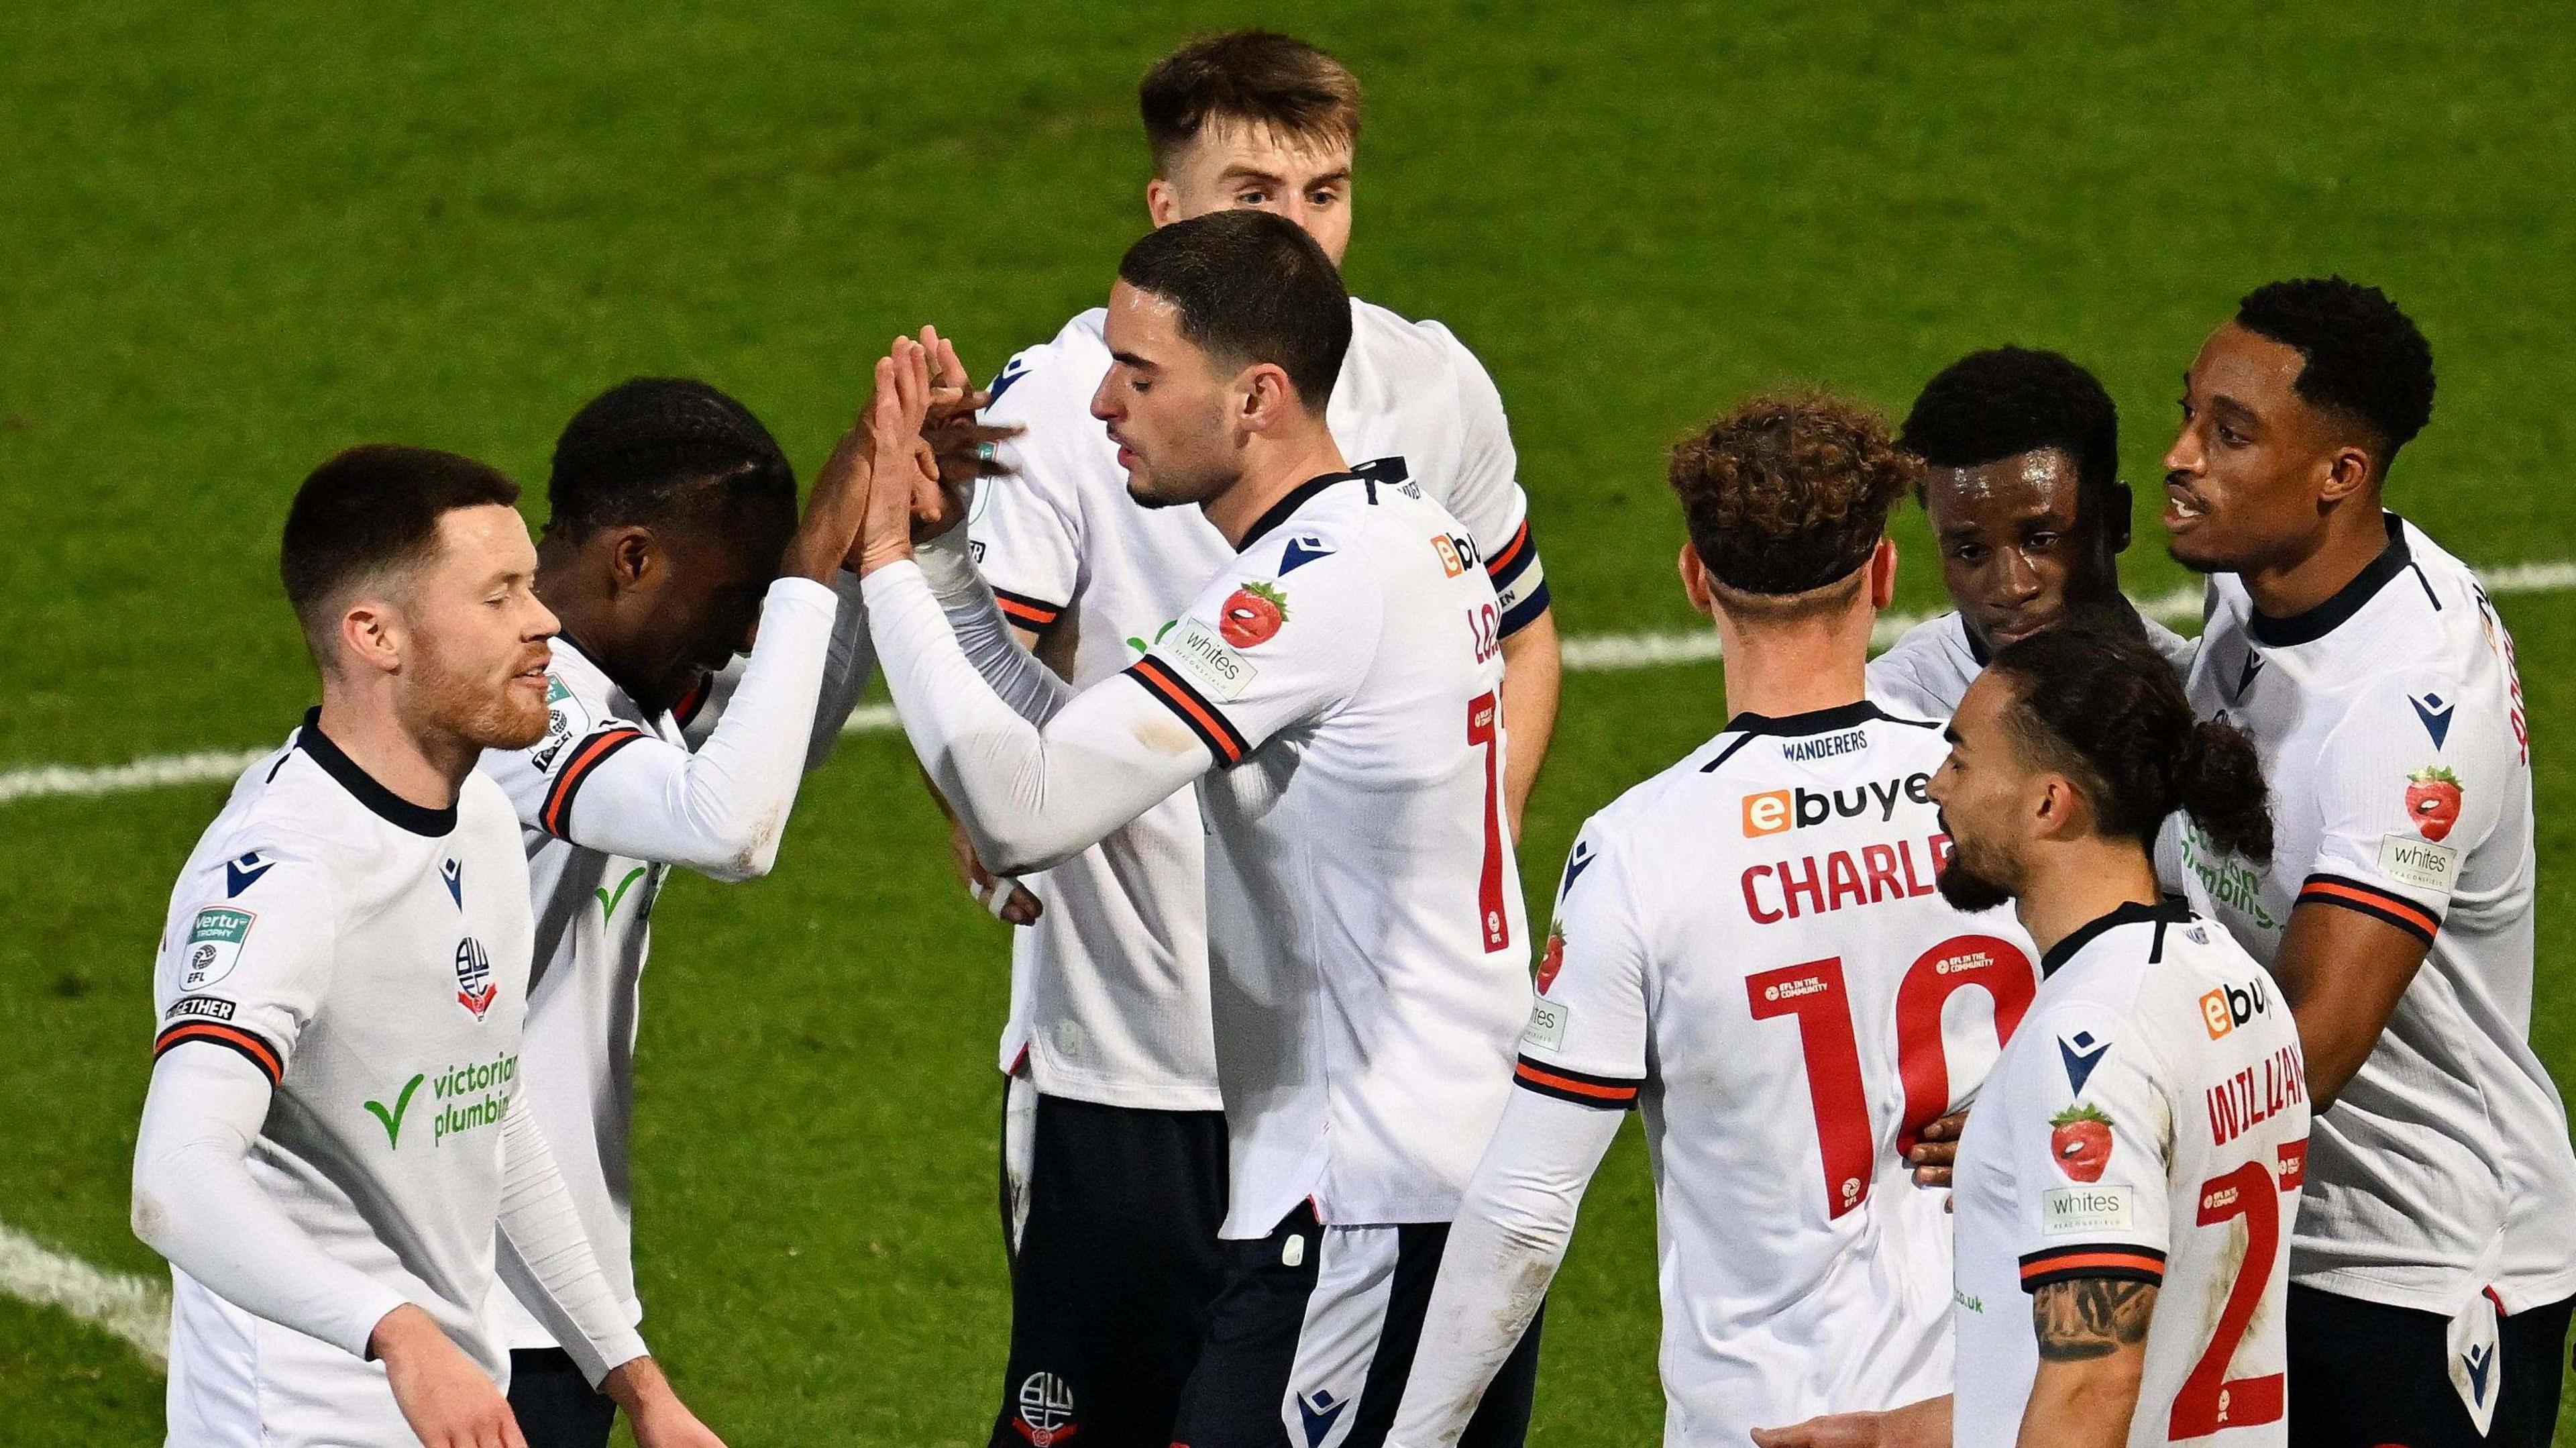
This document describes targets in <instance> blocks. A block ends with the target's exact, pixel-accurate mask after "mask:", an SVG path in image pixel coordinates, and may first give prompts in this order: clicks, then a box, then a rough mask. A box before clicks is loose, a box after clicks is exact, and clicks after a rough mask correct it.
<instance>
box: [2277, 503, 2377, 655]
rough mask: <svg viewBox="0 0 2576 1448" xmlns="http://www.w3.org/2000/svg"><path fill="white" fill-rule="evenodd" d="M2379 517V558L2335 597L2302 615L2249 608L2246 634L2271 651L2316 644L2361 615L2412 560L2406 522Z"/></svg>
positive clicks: (2338, 590) (2337, 591) (2337, 592)
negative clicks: (2383, 526) (2382, 526)
mask: <svg viewBox="0 0 2576 1448" xmlns="http://www.w3.org/2000/svg"><path fill="white" fill-rule="evenodd" d="M2380 516H2381V517H2383V518H2385V519H2386V520H2387V522H2388V546H2387V547H2385V548H2382V549H2380V550H2379V556H2378V557H2376V558H2373V559H2372V560H2370V563H2369V564H2368V566H2366V567H2364V568H2363V569H2362V570H2361V571H2360V572H2359V573H2356V574H2354V575H2353V576H2352V582H2350V583H2347V584H2345V585H2344V586H2343V587H2341V588H2339V589H2336V590H2335V595H2334V597H2332V598H2329V599H2327V600H2326V601H2325V602H2323V603H2321V604H2318V605H2317V606H2316V607H2314V608H2312V609H2309V610H2308V611H2307V612H2305V613H2294V614H2291V615H2290V616H2289V617H2287V618H2274V617H2272V616H2271V615H2270V614H2268V613H2265V612H2263V611H2262V610H2261V609H2259V608H2255V609H2248V610H2247V616H2246V620H2245V631H2246V632H2247V633H2249V634H2252V635H2253V636H2254V642H2256V643H2258V644H2265V645H2269V646H2271V647H2273V648H2279V647H2281V646H2283V645H2285V644H2312V643H2315V642H2316V641H2317V640H2319V639H2321V638H2324V637H2325V636H2326V635H2327V634H2330V633H2333V632H2334V631H2335V630H2336V629H2337V628H2338V627H2340V626H2341V625H2342V624H2343V621H2344V620H2346V619H2348V618H2350V617H2352V616H2353V615H2354V614H2356V613H2359V612H2361V606H2362V605H2363V604H2365V603H2368V602H2370V601H2371V600H2372V599H2374V598H2376V597H2378V596H2379V590H2380V589H2382V588H2384V587H2386V586H2387V585H2388V580H2390V579H2392V578H2395V577H2396V576H2397V575H2398V574H2400V573H2403V572H2405V571H2406V565H2407V564H2409V563H2411V562H2413V561H2414V559H2413V558H2412V557H2411V556H2409V555H2408V553H2407V551H2406V527H2405V522H2406V520H2405V519H2403V518H2400V517H2398V516H2397V515H2396V514H2395V513H2383V514H2381V515H2380Z"/></svg>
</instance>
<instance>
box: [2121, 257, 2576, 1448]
mask: <svg viewBox="0 0 2576 1448" xmlns="http://www.w3.org/2000/svg"><path fill="white" fill-rule="evenodd" d="M2432 409H2433V355H2432V349H2431V348H2430V346H2428V345H2427V344H2426V342H2425V340H2424V337H2423V334H2422V333H2421V332H2420V331H2418V330H2417V328H2416V326H2415V324H2414V322H2413V321H2411V320H2409V319H2408V318H2407V316H2406V314H2405V313H2403V312H2401V311H2399V310H2398V308H2397V307H2396V305H2395V304H2394V303H2392V302H2390V301H2389V299H2388V298H2387V297H2386V296H2385V295H2384V294H2382V293H2381V292H2380V291H2379V290H2378V289H2377V288H2374V287H2365V286H2360V285H2357V284H2355V283H2353V282H2349V281H2345V280H2343V279H2341V278H2327V279H2324V280H2308V281H2289V282H2276V283H2273V284H2272V285H2269V286H2265V287H2261V288H2258V289H2256V290H2255V291H2254V292H2252V293H2250V294H2249V295H2247V296H2246V297H2245V298H2244V300H2243V301H2242V302H2241V303H2240V304H2239V305H2238V307H2237V310H2236V315H2235V316H2234V317H2233V318H2231V319H2230V320H2228V321H2226V322H2224V323H2222V324H2221V325H2220V326H2219V328H2218V329H2217V330H2216V331H2215V332H2213V333H2211V334H2210V337H2209V340H2208V341H2207V342H2206V343H2204V344H2203V345H2202V347H2201V349H2200V355H2199V356H2197V357H2195V358H2194V359H2193V360H2192V364H2191V370H2190V371H2189V372H2188V373H2186V374H2185V375H2184V379H2183V423H2182V430H2181V432H2180V434H2179V435H2178V436H2177V437H2176V438H2175V439H2174V444H2173V448H2172V450H2171V451H2170V452H2169V453H2168V454H2167V455H2166V457H2165V466H2166V468H2167V469H2168V472H2167V475H2166V480H2165V492H2166V503H2165V514H2164V523H2165V531H2166V533H2167V535H2168V537H2169V539H2170V542H2171V547H2172V550H2173V555H2174V557H2175V558H2176V559H2177V560H2179V561H2180V562H2182V563H2184V564H2185V565H2187V566H2189V567H2191V568H2194V569H2197V570H2199V571H2201V572H2205V573H2208V574H2210V575H2211V577H2210V580H2209V602H2208V605H2207V609H2206V612H2207V614H2208V618H2209V623H2208V626H2207V628H2206V629H2205V630H2204V632H2203V633H2202V635H2201V646H2200V654H2199V658H2198V660H2197V662H2196V663H2195V664H2194V665H2193V668H2192V673H2191V684H2190V689H2191V701H2192V705H2193V707H2194V708H2196V709H2198V710H2199V711H2200V713H2201V714H2202V716H2203V717H2206V718H2213V719H2215V718H2225V719H2230V720H2233V721H2235V722H2236V723H2237V724H2238V725H2240V726H2242V727H2243V728H2244V729H2245V730H2246V732H2248V733H2249V734H2251V735H2252V736H2253V737H2254V744H2255V747H2256V749H2257V750H2259V751H2260V753H2261V756H2262V760H2263V771H2264V775H2265V777H2266V778H2267V779H2268V780H2270V782H2271V786H2272V792H2273V796H2274V801H2275V811H2276V818H2277V820H2278V824H2279V828H2278V841H2277V844H2276V847H2275V849H2274V850H2273V853H2272V857H2271V859H2270V860H2269V861H2268V862H2267V861H2263V860H2253V859H2248V858H2245V857H2244V856H2242V855H2240V854H2238V853H2237V852H2235V851H2232V850H2229V849H2228V848H2227V847H2226V846H2225V843H2224V842H2223V841H2219V840H2215V839H2212V838H2211V837H2210V836H2209V835H2207V834H2206V833H2205V832H2203V831H2200V830H2197V829H2195V828H2192V827H2190V826H2189V825H2188V824H2187V823H2186V824H2185V825H2184V826H2183V827H2182V828H2180V829H2179V830H2173V831H2168V832H2167V836H2166V840H2165V844H2166V847H2167V848H2166V849H2165V851H2164V852H2163V854H2162V857H2161V861H2160V862H2161V863H2162V865H2163V866H2164V868H2165V870H2166V879H2167V880H2168V881H2169V882H2171V883H2173V884H2176V885H2178V886H2180V887H2181V888H2183V889H2185V890H2187V891H2188V892H2189V894H2190V897H2191V900H2192V903H2193V906H2194V908H2196V909H2198V910H2200V911H2202V912H2203V913H2204V914H2207V915H2208V916H2210V917H2211V918H2212V919H2215V920H2217V921H2219V922H2220V923H2222V924H2224V925H2225V926H2226V927H2227V928H2228V929H2229V930H2230V931H2232V932H2233V933H2234V934H2235V936H2236V938H2237V939H2238V940H2239V941H2241V942H2243V944H2244V946H2245V948H2246V949H2247V950H2249V951H2251V952H2253V954H2254V957H2255V958H2256V959H2257V960H2261V961H2263V962H2265V963H2266V964H2267V965H2269V966H2270V967H2271V969H2272V972H2273V974H2275V975H2276V976H2278V977H2279V978H2280V982H2281V988H2282V990H2283V991H2284V992H2285V993H2286V994H2287V995H2288V997H2289V1002H2290V1006H2291V1009H2292V1010H2293V1011H2295V1012H2296V1013H2297V1017H2298V1024H2299V1037H2300V1040H2301V1041H2302V1042H2303V1043H2304V1044H2305V1046H2306V1048H2307V1055H2308V1064H2309V1068H2310V1069H2311V1071H2312V1072H2313V1073H2314V1075H2313V1078H2312V1079H2313V1085H2314V1088H2315V1092H2316V1105H2317V1109H2318V1112H2319V1115H2318V1118H2317V1129H2316V1152H2315V1159H2314V1162H2313V1166H2312V1171H2311V1175H2310V1178H2309V1183H2308V1195H2309V1204H2308V1210H2307V1211H2306V1212H2304V1213H2303V1214H2302V1215H2301V1217H2300V1219H2299V1235H2298V1238H2297V1241H2296V1242H2295V1244H2294V1245H2293V1248H2292V1251H2291V1257H2290V1265H2291V1270H2292V1282H2293V1286H2292V1288H2291V1291H2290V1298H2289V1322H2290V1391H2291V1395H2292V1401H2291V1412H2290V1421H2291V1425H2292V1432H2293V1434H2294V1435H2295V1437H2296V1439H2297V1440H2298V1441H2300V1442H2302V1443H2316V1444H2360V1445H2364V1448H2368V1445H2373V1444H2379V1443H2389V1442H2397V1443H2407V1444H2413V1445H2419V1448H2421V1445H2441V1444H2471V1443H2483V1444H2487V1445H2534V1448H2536V1445H2540V1444H2545V1443H2548V1442H2549V1441H2550V1439H2551V1436H2552V1433H2553V1431H2554V1426H2555V1423H2556V1420H2557V1413H2558V1398H2559V1383H2560V1380H2561V1377H2562V1375H2563V1373H2564V1370H2565V1365H2566V1362H2567V1347H2566V1341H2567V1325H2568V1316H2569V1310H2570V1308H2571V1306H2576V1153H2571V1151H2570V1149H2569V1146H2568V1140H2567V1112H2566V1108H2565V1106H2564V1105H2563V1104H2562V1102H2561V1101H2560V1099H2559V1094H2558V1088H2557V1086H2556V1085H2555V1084H2554V1083H2553V1082H2552V1081H2551V1080H2550V1076H2549V1072H2548V1071H2547V1070H2546V1069H2545V1068H2544V1067H2543V1066H2542V1065H2541V1063H2540V1060H2539V1058H2538V1057H2537V1056H2535V1055H2534V1054H2533V1053H2532V1049H2531V1044H2530V1035H2531V986H2532V930H2533V892H2534V877H2535V872H2536V868H2537V861H2536V858H2535V856H2534V853H2533V849H2532V809H2531V757H2530V734H2529V729H2528V726H2527V724H2526V721H2525V719H2524V715H2523V703H2522V689H2521V685H2520V683H2519V682H2518V681H2517V679H2516V678H2515V675H2514V662H2513V640H2512V638H2511V637H2510V636H2509V635H2508V634H2507V633H2506V632H2505V627H2504V621H2503V619H2501V618H2500V617H2498V616H2497V614H2496V610H2495V605H2494V604H2493V603H2491V602H2490V601H2489V600H2488V598H2487V596H2486V592H2485V590H2484V589H2482V588H2480V587H2479V585H2478V580H2477V576H2476V575H2475V574H2474V573H2472V572H2470V571H2469V569H2468V567H2467V566H2466V565H2465V564H2463V563H2461V562H2460V560H2459V559H2457V558H2454V557H2452V556H2451V555H2450V554H2449V553H2447V552H2444V551H2443V550H2442V548H2441V547H2440V546H2439V545H2438V544H2436V543H2434V541H2433V540H2432V539H2431V538H2429V537H2427V536H2425V534H2424V532H2423V530H2422V529H2420V528H2417V527H2416V526H2415V525H2414V524H2412V523H2409V522H2407V521H2406V520H2405V519H2403V518H2400V517H2399V516H2398V515H2396V514H2395V513H2392V512H2389V511H2388V510H2387V509H2386V507H2385V506H2384V505H2383V497H2384V494H2385V490H2386V487H2387V483H2388V473H2389V468H2390V465H2391V464H2392V463H2393V462H2394V461H2395V459H2396V457H2397V454H2398V451H2399V449H2401V448H2403V447H2404V446H2405V445H2406V444H2407V443H2408V442H2409V441H2411V440H2412V439H2413V438H2414V437H2415V435H2416V434H2417V433H2418V432H2420V431H2421V430H2422V429H2423V427H2424V425H2425V423H2426V422H2427V421H2428V420H2429V419H2430V418H2431V416H2432Z"/></svg>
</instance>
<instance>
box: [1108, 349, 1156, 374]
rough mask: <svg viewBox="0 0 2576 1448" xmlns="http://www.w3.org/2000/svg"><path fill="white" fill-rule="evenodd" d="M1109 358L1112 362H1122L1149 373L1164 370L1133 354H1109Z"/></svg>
mask: <svg viewBox="0 0 2576 1448" xmlns="http://www.w3.org/2000/svg"><path fill="white" fill-rule="evenodd" d="M1109 357H1110V360H1111V361H1114V362H1122V363H1125V364H1126V365H1127V366H1130V367H1142V368H1144V369H1145V370H1147V371H1149V372H1159V371H1161V370H1162V369H1161V368H1159V367H1156V366H1155V365H1154V364H1153V363H1151V362H1148V361H1146V360H1145V359H1144V358H1142V357H1139V356H1137V355H1136V354H1135V353H1133V352H1112V353H1110V354H1109Z"/></svg>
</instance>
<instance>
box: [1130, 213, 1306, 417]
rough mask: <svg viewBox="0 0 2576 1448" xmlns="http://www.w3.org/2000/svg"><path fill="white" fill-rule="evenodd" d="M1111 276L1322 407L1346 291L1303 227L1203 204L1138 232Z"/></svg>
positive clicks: (1192, 334) (1231, 356)
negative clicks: (1200, 211) (1201, 210)
mask: <svg viewBox="0 0 2576 1448" xmlns="http://www.w3.org/2000/svg"><path fill="white" fill-rule="evenodd" d="M1118 279H1119V280H1120V281H1123V282H1125V283H1127V285H1129V286H1131V287H1134V288H1136V289H1137V290H1138V291H1143V292H1151V293H1153V294H1154V295H1155V296H1157V297H1160V298H1162V299H1163V300H1164V301H1166V302H1169V303H1171V304H1172V306H1173V307H1174V308H1176V309H1177V310H1178V311H1179V312H1180V323H1181V335H1182V336H1183V337H1186V338H1188V339H1189V340H1190V342H1191V344H1192V345H1194V346H1196V347H1198V348H1199V349H1201V350H1202V351H1205V352H1207V353H1208V354H1209V355H1210V356H1213V357H1216V358H1219V359H1221V360H1223V361H1226V362H1231V363H1236V364H1239V365H1240V364H1250V363H1254V362H1270V363H1275V364H1277V365H1278V366H1279V368H1280V369H1281V370H1283V371H1285V372H1286V373H1287V374H1288V381H1289V382H1290V383H1291V384H1292V385H1294V386H1295V387H1296V389H1297V396H1298V397H1299V398H1300V399H1301V400H1303V401H1304V402H1305V404H1306V406H1307V408H1308V409H1309V410H1310V411H1313V410H1320V409H1321V408H1322V407H1323V405H1324V404H1325V402H1326V401H1327V400H1329V399H1330V398H1331V397H1332V395H1333V383H1334V381H1335V380H1336V379H1338V378H1339V377H1340V376H1341V375H1342V356H1343V354H1344V353H1346V352H1348V351H1350V348H1351V294H1350V293H1349V292H1347V291H1345V290H1343V288H1342V274H1341V272H1340V271H1339V270H1337V269H1336V268H1335V267H1334V266H1333V260H1332V258H1331V257H1328V256H1326V255H1324V249H1323V248H1322V247H1320V246H1318V245H1316V244H1315V238H1313V237H1311V236H1308V235H1307V234H1306V230H1305V228H1304V227H1301V226H1299V225H1297V223H1295V222H1293V221H1290V220H1287V219H1286V218H1284V217H1280V216H1274V215H1272V214H1271V213H1269V212H1267V211H1243V210H1236V211H1211V212H1209V213H1208V214H1206V215H1205V216H1197V217H1192V218H1191V219H1190V220H1187V221H1176V222H1173V223H1172V224H1171V225H1169V226H1163V227H1157V228H1155V229H1154V230H1152V231H1149V232H1147V233H1145V235H1144V237H1143V238H1142V239H1140V240H1138V241H1137V243H1136V244H1135V245H1134V246H1131V247H1129V248H1127V255H1126V256H1125V257H1124V258H1122V259H1121V260H1120V261H1119V263H1118Z"/></svg>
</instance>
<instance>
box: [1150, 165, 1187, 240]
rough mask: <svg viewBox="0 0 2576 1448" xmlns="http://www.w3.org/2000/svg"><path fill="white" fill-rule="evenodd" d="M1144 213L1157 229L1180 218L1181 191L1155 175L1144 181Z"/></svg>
mask: <svg viewBox="0 0 2576 1448" xmlns="http://www.w3.org/2000/svg"><path fill="white" fill-rule="evenodd" d="M1145 214H1146V215H1147V216H1148V217H1151V218H1152V219H1153V222H1154V226H1155V228H1156V229H1157V230H1159V229H1161V228H1163V227H1166V226H1169V225H1171V224H1172V223H1173V222H1175V221H1178V220H1180V219H1181V193H1180V192H1179V191H1178V190H1176V189H1174V187H1173V186H1172V183H1171V182H1169V181H1166V180H1164V179H1163V178H1162V177H1160V176H1157V177H1155V178H1154V179H1153V180H1151V181H1148V182H1146V183H1145Z"/></svg>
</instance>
